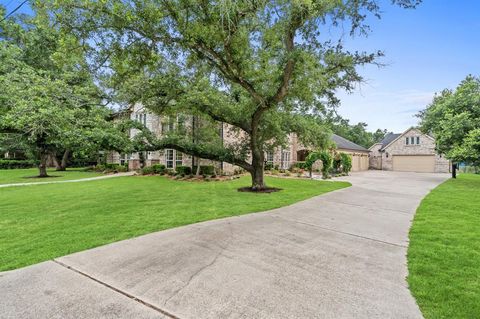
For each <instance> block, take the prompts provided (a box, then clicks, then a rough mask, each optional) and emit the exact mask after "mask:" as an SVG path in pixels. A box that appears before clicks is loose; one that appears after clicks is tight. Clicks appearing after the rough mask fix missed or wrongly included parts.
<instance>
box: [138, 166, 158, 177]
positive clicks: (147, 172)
mask: <svg viewBox="0 0 480 319" xmlns="http://www.w3.org/2000/svg"><path fill="white" fill-rule="evenodd" d="M140 173H141V174H142V175H152V174H155V171H154V170H153V166H145V167H144V168H142V170H141V171H140Z"/></svg>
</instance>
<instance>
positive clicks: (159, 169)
mask: <svg viewBox="0 0 480 319" xmlns="http://www.w3.org/2000/svg"><path fill="white" fill-rule="evenodd" d="M152 169H153V172H154V173H155V174H160V175H163V174H165V165H163V164H154V165H152Z"/></svg>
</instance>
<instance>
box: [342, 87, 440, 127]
mask: <svg viewBox="0 0 480 319" xmlns="http://www.w3.org/2000/svg"><path fill="white" fill-rule="evenodd" d="M434 94H435V93H434V92H429V91H421V90H416V89H405V90H399V91H391V90H381V89H380V86H378V85H375V86H374V85H364V86H362V87H361V88H359V89H358V90H357V91H356V92H354V93H353V94H347V93H344V92H339V94H338V96H339V98H340V99H341V101H342V104H341V106H340V108H339V113H340V114H341V115H342V116H344V117H346V118H348V119H350V121H351V122H352V123H357V122H366V123H367V124H368V126H369V129H370V130H376V129H377V128H382V129H383V128H386V129H388V130H391V131H395V132H401V131H403V130H405V129H407V128H408V127H410V126H415V125H417V124H418V118H416V117H415V115H416V114H417V113H418V112H419V111H420V110H423V109H424V108H425V107H426V106H427V105H428V104H429V103H430V102H431V101H432V98H433V96H434Z"/></svg>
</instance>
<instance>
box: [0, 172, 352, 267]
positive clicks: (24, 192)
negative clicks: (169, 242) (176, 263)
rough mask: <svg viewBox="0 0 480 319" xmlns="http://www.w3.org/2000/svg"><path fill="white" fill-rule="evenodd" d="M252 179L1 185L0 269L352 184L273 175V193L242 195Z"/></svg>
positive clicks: (124, 179)
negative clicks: (238, 189) (243, 187)
mask: <svg viewBox="0 0 480 319" xmlns="http://www.w3.org/2000/svg"><path fill="white" fill-rule="evenodd" d="M249 183H250V179H249V178H248V177H242V178H241V179H237V180H234V181H228V182H227V181H226V182H203V183H199V182H184V181H174V180H170V179H167V178H166V177H160V176H149V177H146V176H137V177H118V178H112V179H105V180H97V181H90V182H81V183H67V184H49V185H36V186H28V187H11V188H0V270H8V269H14V268H18V267H22V266H26V265H30V264H33V263H38V262H40V261H44V260H48V259H51V258H54V257H58V256H63V255H66V254H70V253H73V252H77V251H80V250H84V249H88V248H92V247H95V246H99V245H103V244H107V243H110V242H114V241H118V240H121V239H126V238H131V237H135V236H139V235H142V234H146V233H149V232H153V231H157V230H163V229H167V228H172V227H177V226H181V225H186V224H192V223H196V222H200V221H205V220H209V219H215V218H222V217H227V216H235V215H242V214H247V213H251V212H258V211H264V210H268V209H272V208H277V207H281V206H285V205H289V204H292V203H295V202H297V201H300V200H303V199H307V198H309V197H312V196H315V195H319V194H323V193H326V192H329V191H333V190H336V189H340V188H343V187H348V186H349V185H350V184H349V183H346V182H330V181H312V180H299V179H285V178H267V183H268V185H269V186H274V187H280V188H283V190H282V191H280V192H277V193H271V194H253V193H242V192H238V191H237V188H239V187H241V186H248V185H249Z"/></svg>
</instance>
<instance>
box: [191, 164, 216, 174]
mask: <svg viewBox="0 0 480 319" xmlns="http://www.w3.org/2000/svg"><path fill="white" fill-rule="evenodd" d="M193 172H194V173H195V172H197V166H194V167H193ZM214 172H215V167H214V166H213V165H205V166H204V165H200V175H213V173H214Z"/></svg>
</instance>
